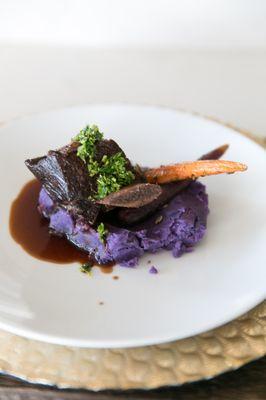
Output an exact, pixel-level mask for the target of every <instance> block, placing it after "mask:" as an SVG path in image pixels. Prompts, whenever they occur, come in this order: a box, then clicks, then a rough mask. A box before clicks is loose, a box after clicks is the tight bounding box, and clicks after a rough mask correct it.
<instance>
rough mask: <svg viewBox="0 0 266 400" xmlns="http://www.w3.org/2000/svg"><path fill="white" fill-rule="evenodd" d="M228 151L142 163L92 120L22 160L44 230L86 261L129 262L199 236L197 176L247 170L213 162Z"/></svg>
mask: <svg viewBox="0 0 266 400" xmlns="http://www.w3.org/2000/svg"><path fill="white" fill-rule="evenodd" d="M227 148H228V145H224V146H221V147H219V148H217V149H215V150H213V151H211V152H210V153H208V154H205V155H203V156H202V157H201V158H200V159H199V160H198V161H193V162H185V163H179V164H174V165H166V166H161V167H158V168H147V167H146V166H145V167H144V166H143V167H141V166H139V165H134V164H133V163H131V161H130V160H129V159H128V158H127V157H126V155H125V153H124V152H123V150H122V149H121V148H120V146H119V145H118V144H117V143H116V142H115V141H114V140H111V139H109V140H107V139H104V137H103V134H102V133H101V132H100V131H99V129H98V127H97V126H95V125H92V126H87V127H85V128H84V129H82V130H81V131H80V133H79V134H78V135H77V136H76V137H75V138H74V139H73V140H72V142H71V143H70V144H68V145H66V146H64V147H62V148H60V149H58V150H50V151H48V153H47V155H45V156H42V157H38V158H34V159H28V160H26V165H27V167H28V168H29V169H30V171H31V172H32V173H33V174H34V175H35V177H36V178H37V179H38V180H39V181H40V183H41V185H42V187H41V190H40V194H39V201H38V210H39V212H40V213H41V214H42V215H43V216H44V217H45V218H47V219H48V220H49V229H50V233H51V235H57V236H61V237H65V238H66V239H67V240H68V241H69V242H71V243H72V244H73V245H74V246H76V247H78V248H79V249H81V250H82V251H84V252H85V253H87V254H88V261H89V260H90V263H91V262H92V263H93V262H95V263H97V264H101V265H106V264H110V263H118V264H120V265H123V266H128V267H134V266H136V265H137V263H138V261H139V259H140V257H141V256H142V255H143V254H144V253H145V252H150V253H155V252H157V251H159V250H161V249H166V250H171V251H172V254H173V256H175V257H178V256H180V255H182V254H183V253H185V252H189V251H191V250H192V249H193V247H194V246H195V244H196V243H198V242H199V241H200V240H201V239H202V237H203V236H204V233H205V231H206V223H207V215H208V196H207V194H206V190H205V186H204V185H203V184H202V183H200V182H197V181H196V179H197V178H199V177H203V176H207V175H215V174H220V173H229V174H230V173H234V172H237V171H245V170H246V169H247V167H246V166H245V165H244V164H241V163H237V162H233V161H224V160H220V157H222V155H223V154H224V153H225V151H226V150H227Z"/></svg>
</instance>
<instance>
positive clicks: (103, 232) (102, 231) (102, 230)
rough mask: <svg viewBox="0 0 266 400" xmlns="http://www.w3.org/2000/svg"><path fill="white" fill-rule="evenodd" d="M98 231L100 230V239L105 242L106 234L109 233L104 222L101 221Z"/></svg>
mask: <svg viewBox="0 0 266 400" xmlns="http://www.w3.org/2000/svg"><path fill="white" fill-rule="evenodd" d="M97 232H98V234H99V237H100V241H101V242H102V243H104V242H105V238H106V235H107V233H108V230H107V229H106V228H105V226H104V223H103V222H101V223H100V224H99V225H98V228H97Z"/></svg>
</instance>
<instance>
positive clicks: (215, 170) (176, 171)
mask: <svg viewBox="0 0 266 400" xmlns="http://www.w3.org/2000/svg"><path fill="white" fill-rule="evenodd" d="M246 169H247V166H246V165H245V164H241V163H239V162H234V161H225V160H199V161H193V162H184V163H179V164H173V165H162V166H161V167H159V168H152V169H149V170H147V171H145V177H146V179H147V182H149V183H168V182H175V181H180V180H185V179H197V178H199V177H203V176H209V175H218V174H233V173H234V172H240V171H245V170H246Z"/></svg>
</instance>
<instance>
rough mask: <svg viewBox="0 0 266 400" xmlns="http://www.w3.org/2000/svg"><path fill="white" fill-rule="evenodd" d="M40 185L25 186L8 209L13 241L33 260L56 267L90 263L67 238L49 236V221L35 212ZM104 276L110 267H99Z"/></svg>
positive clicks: (86, 255)
mask: <svg viewBox="0 0 266 400" xmlns="http://www.w3.org/2000/svg"><path fill="white" fill-rule="evenodd" d="M40 189H41V185H40V182H39V181H37V180H36V179H34V180H31V181H30V182H28V183H26V184H25V185H24V187H23V188H22V189H21V191H20V193H19V194H18V196H17V198H16V199H15V200H14V201H13V203H12V205H11V209H10V217H9V230H10V234H11V236H12V238H13V239H14V240H15V241H16V242H17V243H18V244H19V245H20V246H21V247H22V248H23V249H24V250H25V251H26V252H27V253H28V254H30V255H31V256H32V257H35V258H37V259H39V260H42V261H50V262H52V263H56V264H69V263H73V262H79V263H81V264H83V263H87V262H88V261H89V256H88V254H86V253H84V252H82V251H81V250H79V249H77V248H76V247H74V246H72V245H71V243H69V242H68V241H67V240H66V239H64V238H60V237H57V236H53V235H51V234H50V233H49V227H48V224H49V223H48V221H47V220H46V219H45V218H44V217H42V216H41V214H40V213H39V211H38V209H37V204H38V197H39V192H40ZM95 266H98V267H100V269H101V271H102V272H104V273H110V272H112V270H113V268H112V266H111V265H106V266H100V265H95Z"/></svg>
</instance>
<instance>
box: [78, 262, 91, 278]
mask: <svg viewBox="0 0 266 400" xmlns="http://www.w3.org/2000/svg"><path fill="white" fill-rule="evenodd" d="M92 267H93V266H92V265H91V264H90V263H85V264H82V265H81V267H80V271H81V272H83V274H88V275H89V276H91V275H92Z"/></svg>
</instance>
